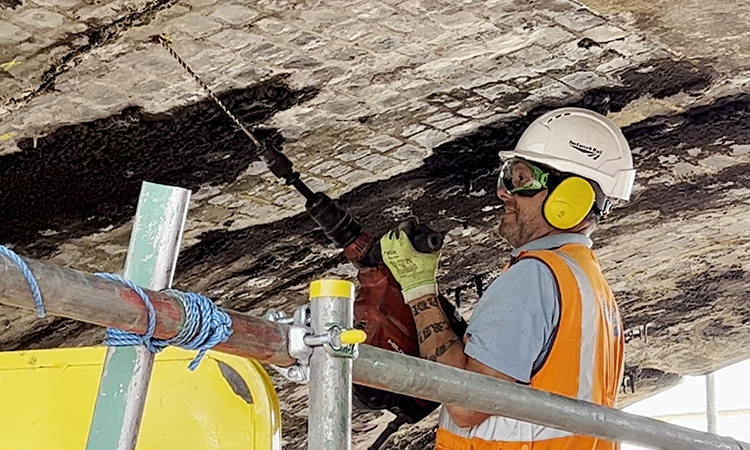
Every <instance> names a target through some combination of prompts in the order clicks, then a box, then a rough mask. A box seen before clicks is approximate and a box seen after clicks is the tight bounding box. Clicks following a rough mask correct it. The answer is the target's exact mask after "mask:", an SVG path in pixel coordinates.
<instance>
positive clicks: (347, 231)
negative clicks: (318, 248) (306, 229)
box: [305, 192, 362, 248]
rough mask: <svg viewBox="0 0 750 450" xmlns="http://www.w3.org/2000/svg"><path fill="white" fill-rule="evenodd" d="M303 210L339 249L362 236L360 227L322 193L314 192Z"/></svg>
mask: <svg viewBox="0 0 750 450" xmlns="http://www.w3.org/2000/svg"><path fill="white" fill-rule="evenodd" d="M305 208H306V209H307V212H308V214H310V217H312V218H313V220H314V221H315V223H317V224H318V225H319V226H320V228H322V229H323V232H324V233H325V235H326V236H328V238H329V239H331V240H332V241H333V243H334V244H336V245H337V246H338V247H340V248H345V247H347V246H348V245H349V244H351V243H352V242H354V241H355V240H356V239H357V238H358V237H359V235H360V234H362V226H361V225H360V224H359V223H357V221H356V220H354V218H353V217H352V216H351V215H350V214H349V213H347V212H346V211H344V210H343V209H341V208H339V207H338V205H336V203H334V201H333V200H331V197H329V196H327V195H326V194H323V193H322V192H316V193H315V194H314V195H313V197H312V199H310V200H308V202H307V204H305Z"/></svg>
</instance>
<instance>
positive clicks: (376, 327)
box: [261, 148, 466, 449]
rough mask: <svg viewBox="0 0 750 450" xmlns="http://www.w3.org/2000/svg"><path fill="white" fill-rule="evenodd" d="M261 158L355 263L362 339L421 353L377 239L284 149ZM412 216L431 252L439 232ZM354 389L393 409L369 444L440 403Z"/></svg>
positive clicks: (420, 242) (418, 240)
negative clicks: (316, 186) (304, 176)
mask: <svg viewBox="0 0 750 450" xmlns="http://www.w3.org/2000/svg"><path fill="white" fill-rule="evenodd" d="M261 159H262V160H263V162H265V164H266V165H267V166H268V168H269V170H270V171H271V172H272V173H273V174H274V175H275V176H276V177H278V178H280V179H283V180H284V181H285V183H286V184H287V185H290V186H293V187H294V188H295V189H297V190H298V191H299V192H300V194H302V195H303V196H304V197H305V199H306V204H305V208H306V209H307V213H308V214H309V215H310V217H312V219H313V220H314V221H315V223H317V224H318V225H319V226H320V227H321V228H322V230H323V232H324V233H325V235H326V236H327V237H328V238H329V239H331V241H333V243H334V244H336V246H338V247H340V248H343V249H344V254H345V255H346V257H347V258H348V259H349V261H351V262H352V263H353V264H354V265H355V266H356V267H357V269H358V273H357V279H358V280H359V284H360V288H359V291H358V292H357V297H356V299H355V301H354V323H355V326H356V327H358V328H361V329H363V330H365V332H366V333H367V340H366V341H365V342H366V343H367V344H369V345H373V346H375V347H380V348H384V349H387V350H393V351H397V352H400V353H405V354H407V355H412V356H419V341H418V339H417V329H416V325H415V324H414V318H413V317H412V313H411V310H410V309H409V307H408V306H407V305H406V303H404V299H403V296H402V294H401V286H399V284H398V282H397V281H396V280H395V278H393V275H392V274H391V272H390V271H389V270H388V267H387V266H386V265H385V264H384V263H383V259H382V255H381V252H380V241H379V240H373V239H372V237H371V236H370V235H369V234H368V233H366V232H365V231H363V229H362V226H361V225H360V224H359V223H357V221H356V220H355V219H354V218H353V217H352V216H351V215H350V214H349V213H348V212H346V211H345V210H343V209H341V208H340V207H339V206H338V205H336V203H335V202H334V201H333V200H332V199H331V198H330V197H329V196H327V195H326V194H324V193H321V192H312V191H311V190H310V188H308V187H307V185H305V184H304V183H303V182H302V180H300V175H299V173H298V172H295V171H294V169H293V167H292V163H291V161H289V158H287V157H286V155H284V154H283V153H281V152H280V151H278V150H275V149H272V148H265V149H264V150H263V151H262V152H261ZM410 222H411V223H409V224H407V226H406V227H405V231H406V233H407V235H408V236H409V239H410V240H411V242H412V245H414V248H415V249H416V250H417V251H420V252H424V253H429V252H434V251H438V250H440V248H441V247H442V246H443V236H442V235H441V234H440V233H438V232H436V231H433V230H431V229H430V228H428V227H427V226H425V225H423V224H419V222H418V221H416V220H415V219H410ZM438 298H439V300H440V302H441V306H442V307H443V311H444V312H445V314H446V317H447V318H448V321H449V322H450V323H451V327H452V328H453V330H454V331H455V332H456V334H457V335H458V336H459V337H463V335H464V332H465V331H466V322H465V321H464V320H463V318H462V317H461V316H460V314H459V313H458V311H457V310H456V308H455V307H454V306H453V304H452V303H450V302H449V301H448V300H447V299H446V298H445V297H444V296H442V295H440V296H439V297H438ZM353 392H354V396H355V400H357V401H358V402H359V404H360V405H361V406H363V407H365V408H368V409H387V410H389V411H391V412H392V413H393V414H395V415H396V419H395V420H394V421H393V422H392V424H391V425H390V426H389V427H388V428H387V429H386V430H385V432H384V434H383V435H381V436H380V437H379V438H378V439H377V441H376V443H375V444H374V445H373V446H372V447H371V449H378V448H380V446H381V445H382V444H383V443H385V441H386V440H387V438H388V436H390V434H392V433H394V432H395V431H396V430H397V429H398V427H399V426H400V425H401V424H403V423H415V422H418V421H420V420H422V419H423V418H424V417H426V416H427V415H428V414H430V413H431V412H432V411H434V410H435V409H436V408H437V407H438V404H437V403H434V402H428V401H425V400H421V399H416V398H413V397H407V396H404V395H400V394H394V393H391V392H387V391H382V390H378V389H373V388H369V387H365V386H359V385H354V387H353Z"/></svg>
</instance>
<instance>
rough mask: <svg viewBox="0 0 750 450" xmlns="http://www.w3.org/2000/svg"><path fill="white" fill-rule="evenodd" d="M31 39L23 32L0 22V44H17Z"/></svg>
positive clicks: (4, 22) (7, 23)
mask: <svg viewBox="0 0 750 450" xmlns="http://www.w3.org/2000/svg"><path fill="white" fill-rule="evenodd" d="M30 37H31V34H29V33H27V32H26V31H25V30H23V29H21V28H19V27H17V26H15V25H13V24H12V23H9V22H6V21H4V20H0V44H18V43H20V42H23V41H25V40H27V39H29V38H30Z"/></svg>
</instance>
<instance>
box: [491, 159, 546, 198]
mask: <svg viewBox="0 0 750 450" xmlns="http://www.w3.org/2000/svg"><path fill="white" fill-rule="evenodd" d="M549 175H550V174H549V173H547V172H545V171H544V170H542V169H540V168H539V167H537V166H535V165H534V164H532V163H530V162H528V161H526V160H523V159H521V158H510V159H508V160H506V161H505V162H504V163H503V167H502V169H501V170H500V177H499V178H498V180H497V188H498V189H500V188H505V189H506V190H507V191H508V192H510V193H511V194H518V195H522V196H524V197H533V196H535V195H536V194H538V193H539V191H541V190H542V189H547V180H548V178H549Z"/></svg>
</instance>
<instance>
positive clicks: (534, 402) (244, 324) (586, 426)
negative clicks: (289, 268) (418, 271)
mask: <svg viewBox="0 0 750 450" xmlns="http://www.w3.org/2000/svg"><path fill="white" fill-rule="evenodd" d="M24 260H25V261H26V263H27V264H28V266H29V268H30V269H31V271H32V272H33V273H34V276H35V277H36V279H37V281H38V283H39V287H40V289H41V291H42V295H43V297H44V301H45V307H46V309H47V313H48V314H51V315H55V316H60V317H67V318H70V319H76V320H80V321H82V322H88V323H92V324H96V325H100V326H104V327H116V328H120V329H123V330H125V331H130V332H134V333H141V334H142V333H144V332H145V331H146V321H147V312H146V307H145V306H144V304H143V302H142V301H141V299H140V298H139V297H138V295H137V294H136V293H135V292H132V291H131V290H130V289H128V288H127V287H125V286H122V285H120V284H118V283H114V282H110V281H105V280H102V279H100V278H98V277H96V276H94V275H90V274H86V273H83V272H78V271H76V270H72V269H65V268H60V267H58V266H55V265H52V264H48V263H43V262H39V261H35V260H32V259H25V258H24ZM145 291H146V293H147V294H148V296H149V298H150V299H151V301H152V302H153V304H154V308H155V309H156V315H157V328H156V333H155V335H156V337H157V338H161V339H169V338H171V337H174V336H175V335H176V334H177V331H178V328H179V325H180V323H181V320H182V312H181V309H180V306H179V305H178V303H177V302H176V301H175V300H174V299H172V298H171V297H169V296H168V295H166V294H164V293H161V292H156V291H150V290H145ZM0 304H5V305H9V306H15V307H18V308H23V309H27V310H30V311H33V310H34V309H35V306H34V300H33V297H32V295H31V291H30V290H29V286H28V284H27V282H26V280H25V279H24V278H23V276H22V275H21V272H20V271H19V270H18V267H17V266H15V265H14V264H13V263H12V262H10V261H8V260H7V259H5V258H2V257H0ZM226 312H227V313H228V314H229V315H230V316H231V318H232V322H233V329H234V332H233V333H232V335H231V336H230V337H229V340H228V341H227V342H225V343H222V344H219V345H217V346H216V350H218V351H222V352H225V353H231V354H234V355H239V356H245V357H249V358H254V359H257V360H259V361H261V362H266V363H272V364H276V365H279V366H289V365H291V364H293V363H294V362H295V361H294V359H293V358H291V357H290V356H289V354H288V352H287V333H288V327H287V326H286V325H283V324H278V323H274V322H269V321H266V320H263V319H260V318H256V317H252V316H249V315H245V314H241V313H237V312H234V311H226ZM353 380H354V382H355V383H357V384H361V385H364V386H370V387H373V388H378V389H383V390H387V391H390V392H395V393H399V394H404V395H409V396H412V397H419V398H422V399H426V400H432V401H435V402H439V403H446V404H451V405H456V406H460V407H464V408H469V409H473V410H476V411H481V412H484V413H488V414H496V415H501V416H505V417H510V418H512V419H517V420H523V421H527V422H532V423H538V424H542V425H546V426H550V427H553V428H557V429H561V430H567V431H571V432H573V433H576V434H585V435H591V436H596V437H599V438H602V439H607V440H612V441H619V442H629V443H632V444H637V445H643V446H646V447H651V448H659V449H670V450H671V449H674V450H706V449H708V450H750V444H748V443H744V442H739V441H736V440H734V439H732V438H728V437H722V436H716V435H714V434H710V433H704V432H701V431H696V430H692V429H689V428H685V427H680V426H677V425H672V424H668V423H666V422H661V421H658V420H655V419H650V418H647V417H642V416H638V415H635V414H629V413H625V412H622V411H619V410H616V409H611V408H605V407H603V406H598V405H594V404H592V403H587V402H582V401H579V400H574V399H570V398H567V397H562V396H559V395H554V394H550V393H548V392H543V391H539V390H536V389H532V388H529V387H525V386H521V385H517V384H514V383H509V382H506V381H502V380H498V379H496V378H491V377H487V376H484V375H480V374H477V373H473V372H467V371H464V370H459V369H456V368H454V367H450V366H446V365H443V364H438V363H434V362H431V361H427V360H424V359H419V358H415V357H412V356H407V355H403V354H399V353H396V352H392V351H388V350H383V349H379V348H375V347H371V346H369V345H360V346H359V357H358V358H357V359H356V360H354V364H353Z"/></svg>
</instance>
